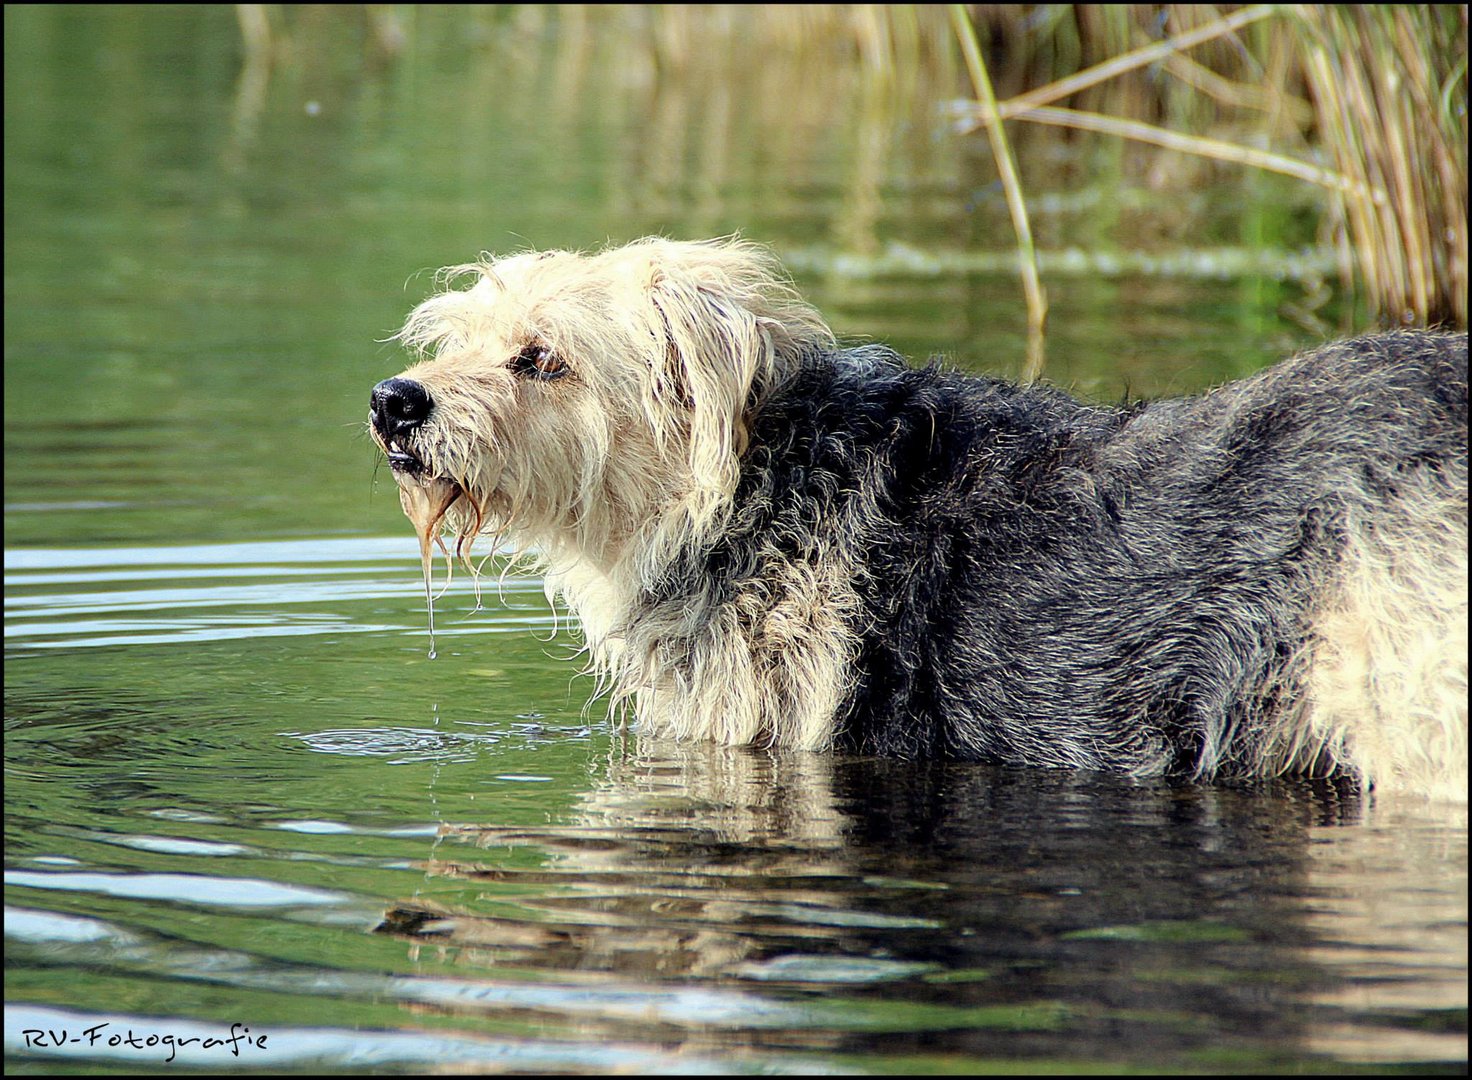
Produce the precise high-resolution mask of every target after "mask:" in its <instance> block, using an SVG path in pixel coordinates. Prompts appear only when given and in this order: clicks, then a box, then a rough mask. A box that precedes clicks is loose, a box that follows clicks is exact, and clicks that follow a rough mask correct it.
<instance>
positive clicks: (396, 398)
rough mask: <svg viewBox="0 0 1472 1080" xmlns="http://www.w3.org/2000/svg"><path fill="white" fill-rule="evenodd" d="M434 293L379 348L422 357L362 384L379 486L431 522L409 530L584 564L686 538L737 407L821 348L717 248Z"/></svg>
mask: <svg viewBox="0 0 1472 1080" xmlns="http://www.w3.org/2000/svg"><path fill="white" fill-rule="evenodd" d="M441 281H442V283H443V285H444V291H442V292H440V293H439V294H438V295H436V296H433V297H431V298H430V299H428V300H426V301H425V302H424V303H422V304H421V305H420V306H419V307H418V308H416V309H415V310H414V311H413V313H411V314H410V316H409V319H408V321H407V322H406V323H405V325H404V327H403V329H402V330H400V331H399V334H398V335H397V336H398V338H399V340H401V341H402V342H404V343H405V344H406V345H407V346H408V347H410V348H411V349H413V350H415V351H416V352H417V353H419V354H420V356H421V357H422V359H421V360H420V361H419V362H418V363H416V364H415V365H414V366H412V367H410V368H409V369H408V370H407V371H405V372H403V373H402V374H401V375H399V376H397V377H396V378H392V379H388V380H385V381H384V382H381V383H379V384H378V386H376V387H375V388H374V390H373V395H372V403H371V409H370V413H369V423H370V429H371V431H372V434H373V437H374V439H375V440H376V441H377V443H378V445H379V446H380V448H381V449H382V450H383V451H384V452H385V453H386V454H387V455H388V460H389V464H390V466H391V467H392V469H393V471H394V476H395V479H397V480H398V481H399V483H400V485H401V486H404V487H405V488H406V490H407V491H410V492H413V493H414V498H416V499H418V498H419V495H420V494H421V493H425V492H428V493H429V495H430V496H432V497H430V498H428V499H427V503H428V504H429V505H431V506H433V507H439V509H438V512H437V514H432V515H431V516H434V517H435V518H436V520H435V521H433V522H431V523H430V524H429V525H428V526H426V527H427V528H437V526H438V518H440V517H443V518H444V519H445V520H446V521H448V522H449V524H450V526H451V528H452V529H454V530H455V531H456V532H457V533H458V534H459V535H460V536H461V538H462V543H464V541H465V540H466V539H467V538H471V537H473V536H474V535H476V534H477V533H479V532H481V531H492V532H498V533H508V534H511V535H513V536H516V537H517V538H518V539H522V540H525V541H527V542H531V543H535V544H538V545H540V546H542V547H544V548H545V549H547V550H548V551H549V552H551V553H554V554H555V553H556V552H558V551H562V552H565V553H566V554H568V555H569V556H573V557H577V558H590V559H593V560H595V562H601V561H604V560H607V559H613V558H618V557H622V555H623V554H626V553H627V549H628V547H629V545H630V544H633V545H635V546H636V547H641V548H643V549H644V550H646V551H649V550H651V549H652V548H668V547H670V546H680V545H683V544H687V543H691V542H699V540H700V539H701V538H702V537H703V536H704V535H706V534H707V533H708V532H709V531H710V530H712V529H714V528H718V527H719V520H720V515H721V513H722V511H723V509H724V507H725V506H726V505H727V504H728V502H729V499H730V497H731V494H732V493H733V492H734V490H735V486H736V481H737V477H738V475H739V459H740V455H741V453H742V452H743V450H744V449H745V445H746V431H747V419H748V417H749V415H750V412H751V409H752V407H753V406H754V404H755V403H756V402H757V401H758V400H759V399H760V396H761V395H762V394H763V393H764V392H766V390H767V389H768V388H770V387H772V386H774V385H776V384H777V383H778V382H780V381H781V380H782V379H783V378H785V377H786V376H787V375H788V374H789V373H790V372H791V371H793V370H794V369H795V368H796V367H797V366H798V365H799V364H800V362H801V357H802V355H803V354H804V353H805V352H807V351H809V350H813V349H826V348H831V347H832V344H833V340H832V334H831V332H830V331H829V330H828V327H827V326H826V325H825V324H824V322H823V320H822V319H821V318H820V317H819V316H818V315H817V313H816V312H815V311H814V310H813V309H812V308H811V307H809V306H808V305H807V304H805V303H804V302H803V301H802V300H801V299H800V298H799V297H798V296H797V294H796V293H795V292H794V290H793V289H792V287H791V286H790V285H789V284H788V282H787V281H786V279H785V277H784V276H783V275H782V272H781V270H780V267H779V266H778V265H777V263H776V260H775V259H774V258H773V257H772V255H771V254H770V253H769V252H767V251H766V249H764V248H761V247H759V246H757V245H754V244H750V243H746V242H743V241H739V240H734V239H728V240H713V241H706V242H698V243H689V242H677V241H671V240H663V239H646V240H640V241H637V242H635V243H633V244H629V245H627V246H625V247H619V248H612V249H609V250H606V251H602V252H599V253H597V254H593V255H583V254H578V253H574V252H565V251H548V252H527V253H523V254H519V255H514V256H510V257H507V258H502V259H492V258H490V257H486V258H485V259H484V260H483V261H482V262H479V263H475V264H470V265H467V266H458V267H451V268H449V269H447V270H445V271H442V272H441ZM464 281H468V282H469V284H468V286H460V285H459V283H461V282H464ZM424 501H426V500H421V502H424ZM441 504H443V505H441ZM408 507H409V499H408V497H406V509H407V508H408Z"/></svg>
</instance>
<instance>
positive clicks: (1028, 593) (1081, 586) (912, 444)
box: [646, 332, 1467, 775]
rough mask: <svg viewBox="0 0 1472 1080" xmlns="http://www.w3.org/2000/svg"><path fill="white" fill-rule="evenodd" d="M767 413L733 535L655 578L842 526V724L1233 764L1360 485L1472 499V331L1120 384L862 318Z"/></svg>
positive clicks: (732, 590) (896, 742)
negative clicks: (1156, 388) (1113, 391)
mask: <svg viewBox="0 0 1472 1080" xmlns="http://www.w3.org/2000/svg"><path fill="white" fill-rule="evenodd" d="M750 434H751V444H750V446H749V448H748V450H747V452H746V454H745V457H744V459H743V473H742V479H741V483H740V488H739V490H738V492H737V495H736V499H735V505H734V509H733V512H732V516H731V519H730V523H729V527H728V528H727V530H726V531H725V533H724V535H723V536H722V538H721V539H720V541H719V542H718V543H717V544H716V545H715V547H714V548H713V549H709V550H706V551H702V552H699V553H692V556H693V557H692V558H691V559H689V560H687V561H685V562H683V563H682V564H681V565H680V566H678V567H676V568H675V569H674V570H672V572H671V575H670V577H669V578H668V579H667V580H666V581H665V582H664V583H663V586H662V587H661V588H660V589H657V590H655V593H656V595H654V596H650V597H647V598H646V599H647V600H648V601H651V602H655V603H658V602H659V601H661V600H663V601H665V602H668V601H671V600H675V599H677V598H678V597H681V596H689V595H691V594H692V592H693V591H694V588H695V582H697V581H699V582H700V585H699V591H700V592H701V593H702V594H703V595H704V596H705V597H707V598H711V599H712V600H714V601H716V602H719V600H720V598H721V597H722V596H732V595H735V594H736V593H738V592H740V591H741V590H742V589H743V588H746V587H749V585H750V583H751V582H752V581H754V580H755V579H757V578H759V577H760V575H761V574H762V573H763V569H762V565H761V559H762V558H763V557H764V554H765V555H769V554H770V552H771V551H772V550H773V549H776V550H778V551H780V552H781V554H782V556H783V557H784V558H786V559H789V560H792V561H794V562H801V561H803V560H809V561H811V560H814V559H816V558H817V554H816V553H817V552H818V551H819V550H820V549H822V548H825V547H827V548H831V547H833V546H834V545H838V546H839V547H841V548H842V549H843V550H844V551H845V552H846V555H847V558H848V559H849V561H850V562H851V563H852V564H853V565H854V566H855V567H856V568H857V569H856V572H855V574H854V579H855V580H854V587H855V589H856V590H857V593H858V596H859V597H860V599H861V601H862V604H861V607H862V610H861V612H860V613H859V614H858V615H857V617H856V618H855V619H854V625H853V626H852V631H853V634H854V635H855V637H856V639H857V642H858V646H859V649H858V655H857V660H856V663H855V665H854V670H853V671H852V672H850V673H849V678H848V680H847V681H846V685H847V686H848V688H849V689H848V694H847V698H846V700H845V702H844V704H843V706H842V708H841V709H840V711H839V715H838V716H837V717H836V730H837V739H836V743H837V745H838V746H840V747H842V748H847V749H850V750H854V751H858V752H862V753H874V754H887V755H902V756H951V757H959V758H967V759H980V760H986V761H994V762H1003V763H1014V764H1024V765H1045V766H1074V767H1086V768H1088V767H1092V768H1105V769H1117V770H1126V771H1130V772H1136V773H1142V774H1144V773H1160V772H1189V773H1195V774H1197V775H1218V774H1223V773H1231V772H1233V771H1236V770H1237V769H1238V768H1239V767H1241V768H1247V767H1249V766H1248V763H1250V762H1251V760H1252V759H1253V754H1254V751H1255V750H1256V749H1258V746H1257V742H1258V740H1259V739H1260V738H1261V736H1262V731H1263V723H1262V718H1263V717H1264V716H1268V715H1271V714H1272V713H1273V711H1274V710H1278V709H1282V708H1288V707H1291V702H1292V700H1293V699H1294V697H1295V691H1296V688H1297V686H1298V680H1299V678H1300V676H1301V672H1300V671H1299V670H1298V665H1299V664H1300V663H1301V658H1300V654H1301V646H1302V644H1303V641H1304V635H1305V631H1306V626H1307V620H1308V619H1309V616H1310V614H1311V611H1312V607H1313V604H1314V601H1315V598H1316V597H1318V596H1319V595H1320V594H1321V592H1322V591H1323V589H1324V588H1325V586H1326V584H1327V583H1328V582H1329V580H1330V577H1331V575H1332V573H1333V569H1334V566H1335V563H1336V559H1337V556H1338V554H1339V552H1340V549H1341V547H1342V545H1343V544H1344V542H1345V529H1346V525H1345V522H1346V518H1347V515H1348V514H1349V512H1350V511H1352V510H1354V511H1365V512H1368V514H1369V520H1371V521H1373V520H1375V514H1377V513H1383V512H1384V511H1385V509H1386V508H1387V507H1389V506H1392V505H1393V504H1394V501H1395V499H1396V496H1397V493H1398V492H1399V491H1400V490H1401V489H1402V487H1403V486H1404V485H1405V484H1406V483H1407V482H1408V481H1409V480H1410V479H1412V478H1413V477H1423V478H1424V476H1425V474H1426V473H1427V471H1428V470H1429V471H1435V472H1437V473H1440V474H1442V476H1444V478H1445V479H1446V481H1447V484H1448V486H1449V488H1450V489H1452V490H1454V491H1460V493H1461V497H1462V501H1461V504H1460V514H1461V515H1462V518H1463V522H1464V523H1465V513H1466V504H1465V490H1466V478H1467V442H1466V439H1467V337H1466V335H1465V334H1456V335H1451V334H1434V333H1421V332H1401V333H1395V334H1389V335H1383V336H1377V337H1364V338H1359V339H1356V340H1352V341H1346V342H1341V343H1339V344H1336V345H1332V346H1328V347H1326V348H1322V349H1319V350H1317V351H1315V352H1311V353H1307V354H1304V355H1301V356H1298V357H1295V358H1294V359H1291V360H1288V361H1285V362H1284V363H1282V364H1279V365H1277V366H1275V367H1273V368H1269V369H1267V370H1265V371H1263V372H1261V373H1259V374H1257V375H1255V376H1253V377H1251V378H1248V379H1244V380H1242V381H1239V382H1236V383H1232V384H1229V385H1227V386H1225V387H1222V388H1220V389H1218V390H1215V391H1213V392H1211V393H1208V394H1205V395H1202V396H1199V397H1192V398H1183V399H1176V400H1166V401H1159V402H1153V403H1145V404H1132V405H1128V406H1124V407H1102V406H1096V405H1088V404H1083V403H1080V402H1079V401H1076V400H1075V399H1074V398H1072V397H1070V396H1069V395H1068V394H1066V393H1064V392H1062V391H1060V390H1057V389H1054V388H1049V387H1045V386H1029V387H1020V386H1015V385H1011V384H1008V383H1006V382H1003V381H1000V380H997V379H991V378H977V377H972V376H967V375H962V374H957V373H955V372H951V371H947V370H944V369H943V368H941V367H939V366H937V365H935V364H932V365H931V366H928V367H925V368H923V369H915V368H911V367H908V366H906V365H905V363H904V362H903V361H902V360H901V358H900V357H899V356H898V355H896V354H894V353H892V352H890V351H889V350H887V349H883V348H880V347H876V346H867V347H863V348H860V349H853V350H847V351H842V352H835V353H829V354H822V355H811V356H809V357H807V358H806V362H805V363H804V364H803V365H802V367H801V370H800V372H799V374H798V375H797V376H796V377H795V378H793V379H791V380H789V381H787V382H786V383H785V384H783V385H781V386H778V387H775V388H773V389H771V390H770V391H769V392H766V393H765V394H763V395H762V396H761V397H760V398H759V400H758V402H757V404H756V407H755V410H754V414H753V416H752V417H751V424H750ZM1452 501H1453V503H1454V502H1455V500H1452ZM1449 512H1451V513H1456V512H1457V509H1456V508H1455V506H1453V507H1452V509H1451V510H1450V511H1449ZM1463 527H1465V525H1464V526H1463Z"/></svg>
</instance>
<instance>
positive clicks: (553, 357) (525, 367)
mask: <svg viewBox="0 0 1472 1080" xmlns="http://www.w3.org/2000/svg"><path fill="white" fill-rule="evenodd" d="M511 370H512V371H514V372H515V373H516V374H518V375H521V376H524V377H526V378H528V379H558V378H561V377H562V376H563V375H566V374H567V373H568V372H569V371H571V370H572V369H571V368H569V367H568V366H567V364H566V363H564V362H563V359H562V357H560V356H558V355H557V354H556V353H555V352H553V351H552V350H551V349H549V348H547V346H545V345H528V346H527V347H526V348H524V349H522V350H521V352H519V353H517V354H516V355H515V356H513V357H512V358H511Z"/></svg>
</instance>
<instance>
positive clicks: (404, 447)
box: [368, 379, 434, 476]
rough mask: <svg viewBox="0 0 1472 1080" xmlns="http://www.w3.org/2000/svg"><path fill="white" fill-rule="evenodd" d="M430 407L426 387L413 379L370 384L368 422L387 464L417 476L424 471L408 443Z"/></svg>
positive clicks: (396, 470) (430, 399)
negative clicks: (372, 386)
mask: <svg viewBox="0 0 1472 1080" xmlns="http://www.w3.org/2000/svg"><path fill="white" fill-rule="evenodd" d="M433 411H434V399H433V398H431V397H430V396H429V391H428V390H426V389H425V388H424V387H423V386H421V385H420V384H419V383H417V382H415V381H414V380H413V379H385V380H383V382H381V383H379V384H378V385H377V386H375V387H374V388H373V394H372V396H371V397H370V398H369V399H368V422H369V423H370V424H372V425H373V432H374V434H375V435H377V436H378V441H379V442H380V443H382V444H383V448H384V451H385V452H386V453H387V454H388V464H389V468H391V469H393V470H394V471H395V472H401V471H402V472H407V473H409V474H410V475H411V476H417V475H419V474H420V473H422V472H423V471H424V462H422V461H421V460H419V457H418V455H416V454H415V453H414V452H413V450H412V449H411V448H410V445H409V437H410V436H411V435H413V434H414V432H416V431H417V430H419V428H420V427H422V426H423V425H424V422H425V421H426V420H428V419H429V414H430V413H431V412H433Z"/></svg>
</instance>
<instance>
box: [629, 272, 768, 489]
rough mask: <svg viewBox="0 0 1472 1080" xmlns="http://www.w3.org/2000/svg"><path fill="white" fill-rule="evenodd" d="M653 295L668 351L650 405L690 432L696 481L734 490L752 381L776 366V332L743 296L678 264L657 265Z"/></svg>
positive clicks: (656, 374)
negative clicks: (670, 265) (773, 356)
mask: <svg viewBox="0 0 1472 1080" xmlns="http://www.w3.org/2000/svg"><path fill="white" fill-rule="evenodd" d="M649 296H650V301H651V303H652V304H653V307H654V310H655V312H657V315H658V326H659V329H660V330H661V331H662V332H663V336H664V349H663V354H664V355H663V357H662V364H661V363H660V361H656V365H655V367H656V370H654V371H653V372H652V373H651V379H650V382H649V395H650V400H649V401H648V402H646V406H647V407H649V408H651V409H652V410H653V411H654V413H655V414H656V415H658V416H660V417H662V418H663V419H664V420H665V421H667V422H670V423H673V424H674V425H675V427H676V429H678V428H681V427H683V428H684V429H685V430H686V432H687V433H688V436H687V437H688V446H687V448H686V450H687V453H688V456H689V466H690V471H691V475H692V476H693V477H694V478H695V479H696V482H697V484H701V485H709V486H711V487H713V488H719V489H721V490H722V491H723V492H724V493H725V494H729V493H730V489H732V488H733V487H734V485H735V475H736V471H737V470H736V461H737V459H738V458H739V457H740V456H741V454H742V452H743V451H744V450H745V449H746V414H747V410H748V405H749V403H750V398H751V393H752V387H753V384H754V383H755V382H756V381H757V379H758V378H764V377H765V376H767V375H768V374H769V373H770V369H771V367H772V349H773V346H772V339H771V335H770V333H769V332H768V331H767V330H766V329H765V328H764V326H763V320H762V319H760V318H759V317H758V316H757V315H756V314H755V313H754V312H752V311H750V310H749V309H748V308H747V307H746V306H745V305H744V304H742V302H741V301H740V299H739V297H737V296H734V295H732V293H731V292H730V291H728V290H723V289H722V288H721V287H720V284H719V283H718V282H710V281H702V280H701V279H700V278H699V277H698V276H697V275H695V274H693V273H689V272H686V271H684V270H682V269H680V268H668V269H664V268H661V269H657V270H656V271H655V273H654V274H653V275H652V276H651V280H650V284H649ZM657 426H658V425H657ZM666 430H669V429H668V428H667V429H666Z"/></svg>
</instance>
